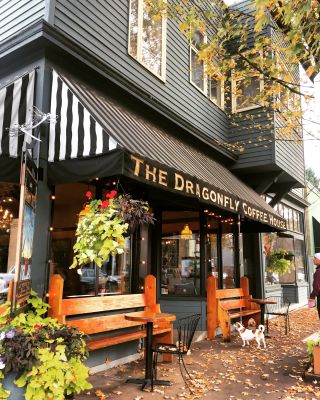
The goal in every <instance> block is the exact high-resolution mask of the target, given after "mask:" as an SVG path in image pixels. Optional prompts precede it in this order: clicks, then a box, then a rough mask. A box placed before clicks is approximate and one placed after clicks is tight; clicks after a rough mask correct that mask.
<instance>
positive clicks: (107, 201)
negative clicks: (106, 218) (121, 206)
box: [101, 200, 109, 208]
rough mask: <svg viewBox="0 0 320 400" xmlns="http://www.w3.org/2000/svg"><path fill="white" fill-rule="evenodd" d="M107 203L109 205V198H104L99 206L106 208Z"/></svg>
mask: <svg viewBox="0 0 320 400" xmlns="http://www.w3.org/2000/svg"><path fill="white" fill-rule="evenodd" d="M108 205H109V200H105V201H103V202H102V204H101V208H107V207H108Z"/></svg>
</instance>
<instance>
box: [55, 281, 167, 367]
mask: <svg viewBox="0 0 320 400" xmlns="http://www.w3.org/2000/svg"><path fill="white" fill-rule="evenodd" d="M63 283H64V281H63V278H62V277H61V276H60V275H53V276H52V278H51V279H50V288H49V305H50V308H49V311H48V315H49V316H50V317H52V318H56V319H57V320H58V321H59V322H61V323H64V324H67V325H69V326H73V327H76V328H78V329H79V330H80V331H82V332H83V333H84V334H86V335H88V337H87V339H86V342H87V348H88V349H89V350H96V349H101V348H105V347H109V346H114V345H117V344H120V343H126V342H129V341H133V340H137V339H142V338H145V337H146V329H145V326H144V325H141V322H131V321H128V320H127V319H125V314H128V313H130V311H137V309H139V310H141V309H143V310H146V311H154V312H160V305H159V304H156V278H155V277H154V276H153V275H148V276H147V277H146V279H145V285H144V293H141V294H125V295H109V296H108V295H107V296H99V297H74V298H66V299H63ZM115 312H116V313H115ZM97 334H99V335H97ZM153 335H154V338H153V340H154V342H155V343H156V342H161V343H172V340H173V329H172V323H170V322H163V323H158V324H157V325H155V326H154V329H153ZM171 360H172V355H170V354H169V355H164V361H171Z"/></svg>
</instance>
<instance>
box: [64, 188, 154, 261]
mask: <svg viewBox="0 0 320 400" xmlns="http://www.w3.org/2000/svg"><path fill="white" fill-rule="evenodd" d="M86 197H87V198H88V201H89V203H88V204H86V206H85V208H84V210H82V211H81V212H80V214H79V222H78V226H77V230H76V237H77V241H76V243H75V245H74V246H73V249H74V253H75V255H74V259H73V263H72V265H71V267H70V268H76V267H77V266H81V265H83V264H87V263H90V262H95V263H96V264H97V265H98V266H99V267H101V265H102V263H103V262H104V261H106V260H107V259H108V257H109V255H110V254H111V255H114V254H121V253H123V249H124V246H125V237H126V236H127V235H128V233H132V232H133V230H134V229H136V227H137V226H138V225H139V224H144V223H147V224H149V223H154V220H155V219H154V217H153V214H152V213H151V212H150V207H149V205H148V203H147V202H146V201H142V200H134V199H132V197H131V196H130V195H128V194H125V195H120V196H118V193H117V191H116V190H112V191H111V192H110V193H107V195H106V198H105V200H103V201H102V200H93V199H92V194H91V192H87V193H86Z"/></svg>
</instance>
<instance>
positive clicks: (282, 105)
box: [275, 52, 300, 113]
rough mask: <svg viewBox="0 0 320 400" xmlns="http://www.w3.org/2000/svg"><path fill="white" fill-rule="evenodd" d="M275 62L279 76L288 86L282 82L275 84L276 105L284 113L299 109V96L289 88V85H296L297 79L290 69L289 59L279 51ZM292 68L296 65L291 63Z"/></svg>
mask: <svg viewBox="0 0 320 400" xmlns="http://www.w3.org/2000/svg"><path fill="white" fill-rule="evenodd" d="M275 62H276V65H277V70H278V78H279V79H280V80H282V81H283V82H285V84H286V85H287V86H288V87H286V86H285V85H282V84H280V83H279V84H277V85H276V86H275V101H276V107H277V108H278V110H279V111H280V112H284V113H285V112H288V111H294V110H299V108H300V99H299V96H298V95H296V94H295V93H294V92H292V91H290V89H289V87H291V88H292V87H294V81H295V79H294V76H293V73H292V71H291V70H290V64H289V61H288V60H286V59H285V57H284V56H283V55H282V54H280V53H279V52H277V54H276V56H275ZM291 68H294V65H291ZM298 90H299V88H298Z"/></svg>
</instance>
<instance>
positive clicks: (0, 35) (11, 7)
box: [0, 0, 45, 42]
mask: <svg viewBox="0 0 320 400" xmlns="http://www.w3.org/2000/svg"><path fill="white" fill-rule="evenodd" d="M44 13H45V1H44V0H6V1H4V0H2V1H0V42H2V41H4V40H6V39H8V38H9V37H10V36H12V35H14V34H15V33H17V32H19V31H21V30H22V29H24V28H26V27H27V26H28V25H30V24H32V23H33V22H34V21H36V20H38V19H41V18H43V17H44Z"/></svg>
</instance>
